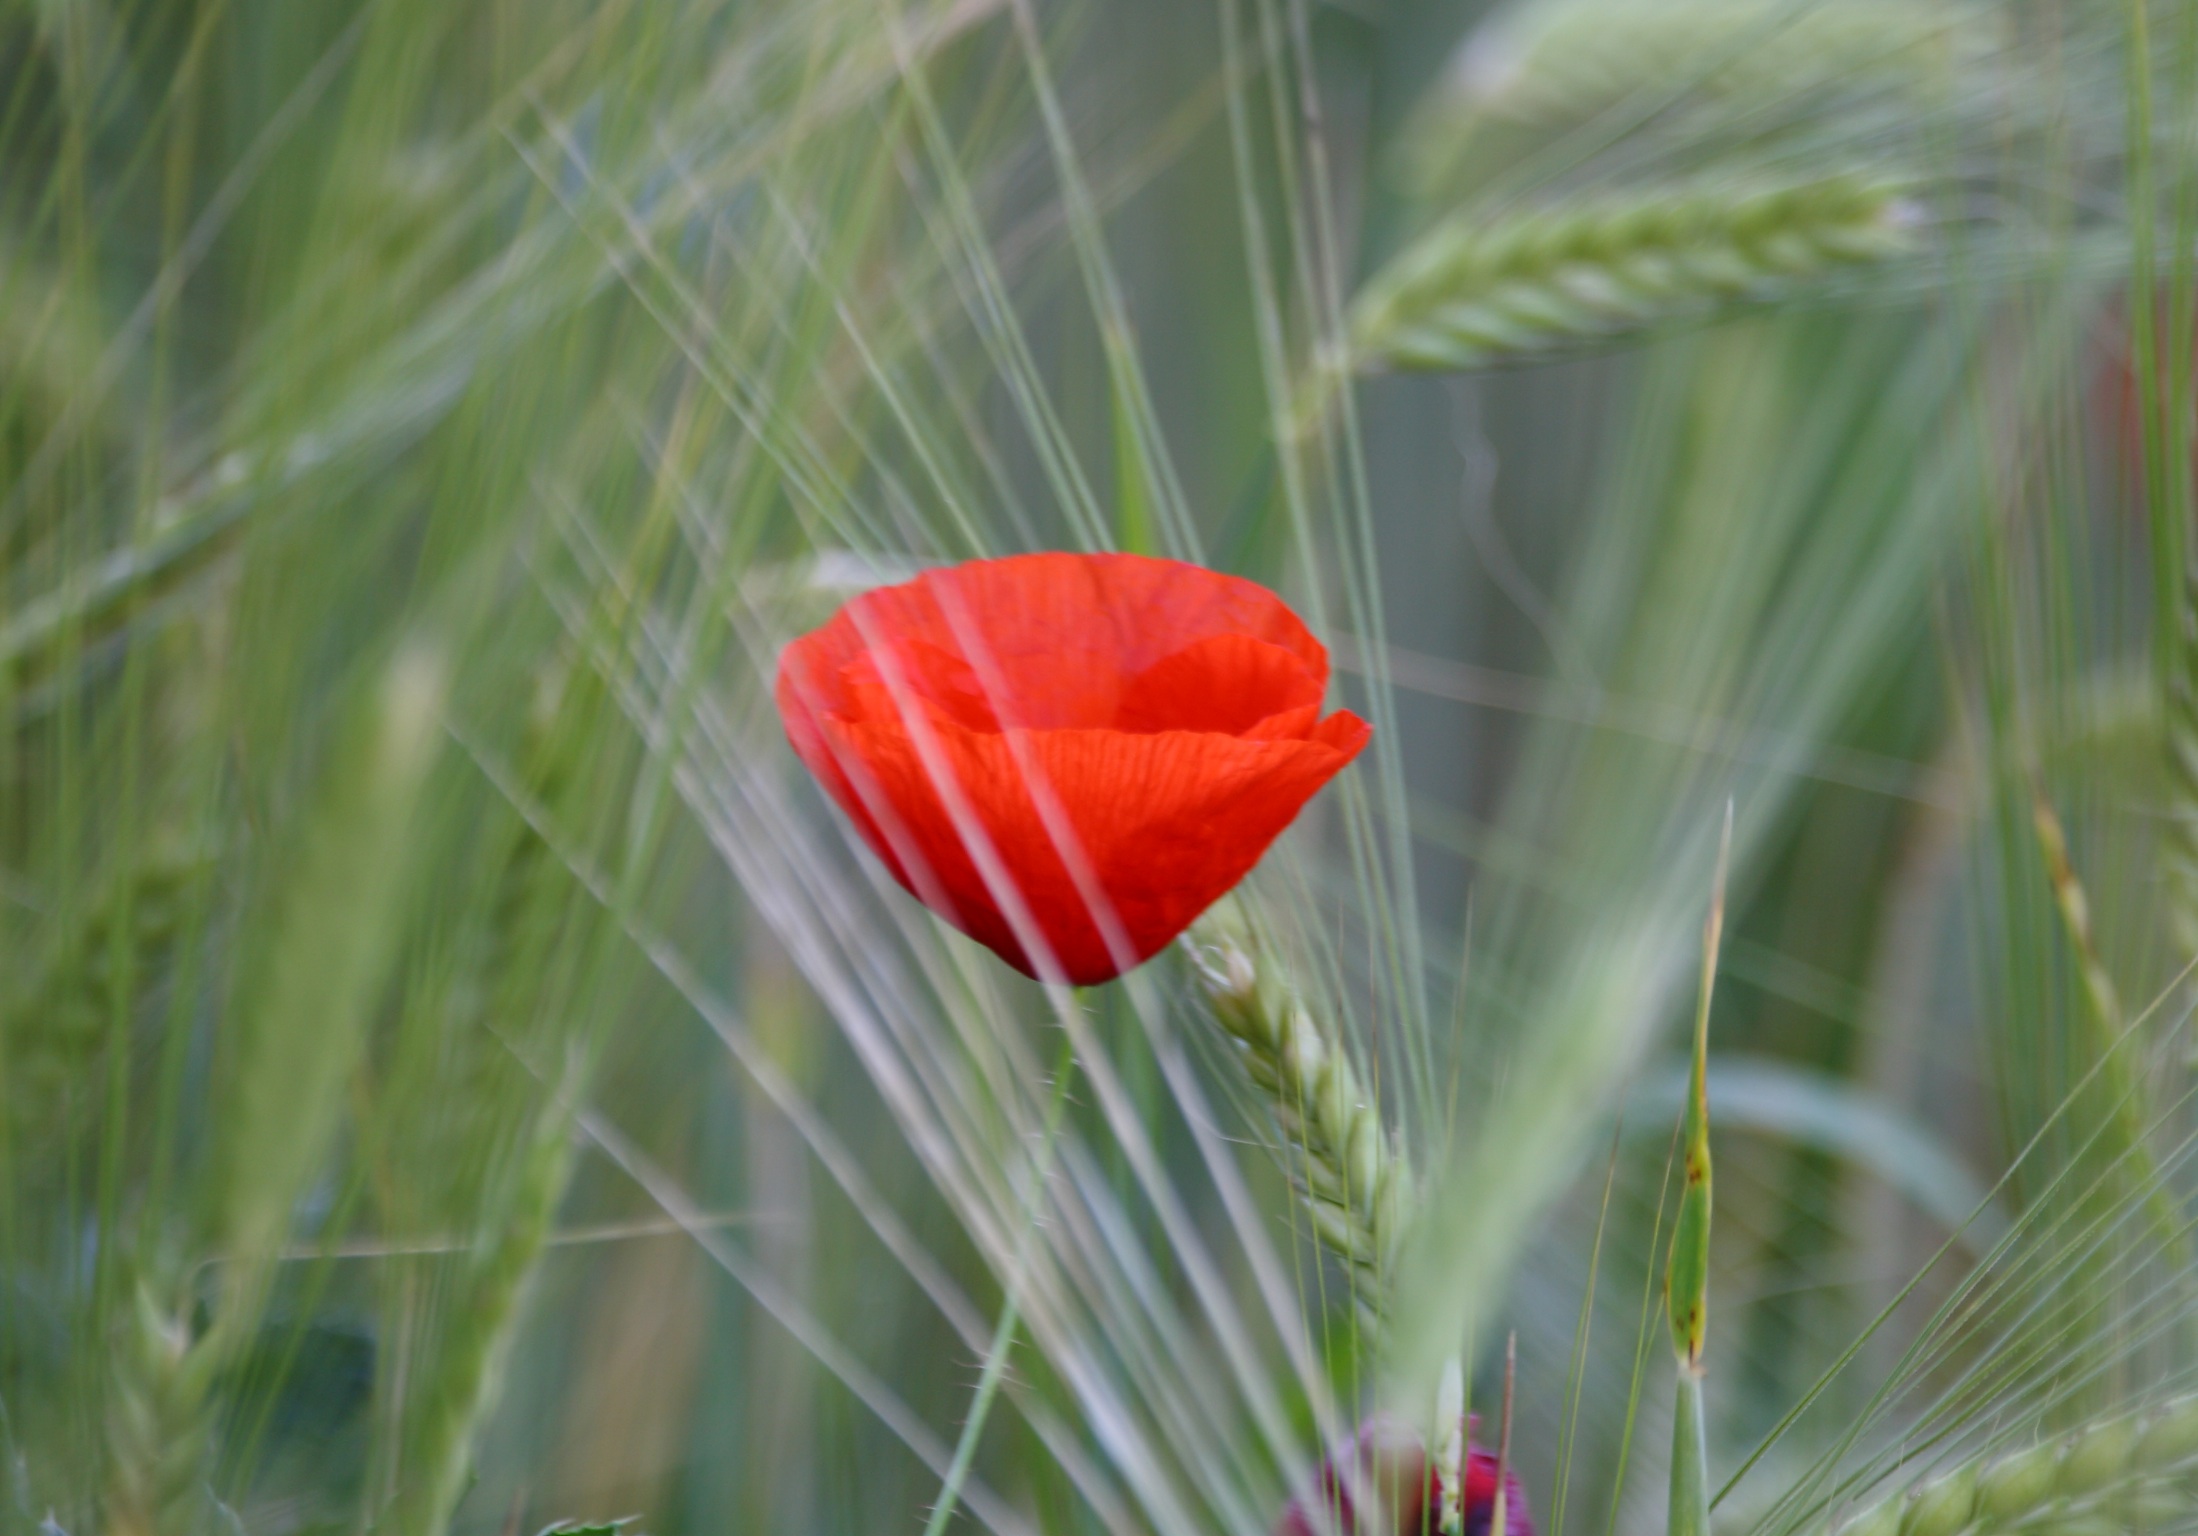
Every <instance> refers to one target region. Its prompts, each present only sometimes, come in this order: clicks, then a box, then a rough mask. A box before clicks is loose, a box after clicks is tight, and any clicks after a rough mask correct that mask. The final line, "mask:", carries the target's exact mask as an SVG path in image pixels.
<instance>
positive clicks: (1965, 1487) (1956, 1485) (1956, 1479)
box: [1900, 1466, 1977, 1536]
mask: <svg viewBox="0 0 2198 1536" xmlns="http://www.w3.org/2000/svg"><path fill="white" fill-rule="evenodd" d="M1976 1507H1977V1469H1976V1468H1975V1467H1974V1466H1967V1467H1961V1468H1958V1469H1956V1470H1955V1471H1952V1472H1949V1473H1947V1474H1946V1475H1945V1476H1943V1477H1935V1478H1933V1479H1931V1480H1930V1481H1929V1482H1927V1483H1924V1484H1922V1485H1921V1486H1920V1487H1918V1488H1916V1489H1915V1490H1914V1491H1913V1492H1912V1493H1910V1494H1909V1495H1908V1508H1907V1512H1906V1513H1905V1514H1904V1515H1902V1517H1901V1521H1900V1536H1955V1532H1957V1531H1959V1530H1960V1529H1961V1528H1962V1527H1963V1526H1965V1525H1967V1524H1968V1523H1969V1516H1970V1515H1971V1514H1972V1513H1973V1512H1974V1511H1975V1510H1976Z"/></svg>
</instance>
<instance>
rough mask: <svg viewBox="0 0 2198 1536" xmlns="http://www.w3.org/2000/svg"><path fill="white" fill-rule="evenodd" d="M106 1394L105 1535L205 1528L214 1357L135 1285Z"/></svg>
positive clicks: (171, 1535)
mask: <svg viewBox="0 0 2198 1536" xmlns="http://www.w3.org/2000/svg"><path fill="white" fill-rule="evenodd" d="M119 1331H120V1333H121V1335H122V1339H121V1344H122V1347H121V1348H119V1349H117V1350H116V1351H115V1352H114V1356H113V1371H114V1375H113V1377H112V1379H111V1383H110V1387H109V1391H108V1394H107V1457H108V1463H107V1492H106V1499H105V1515H106V1529H107V1530H108V1531H110V1532H112V1533H114V1536H186V1533H188V1532H190V1531H192V1530H194V1529H197V1528H198V1527H199V1526H200V1525H201V1524H203V1522H204V1517H205V1514H206V1510H207V1504H206V1497H205V1475H206V1460H207V1452H208V1449H209V1448H210V1446H211V1443H212V1417H213V1415H212V1407H211V1403H210V1388H211V1385H212V1379H213V1371H214V1360H213V1358H212V1355H213V1351H212V1350H211V1349H210V1348H209V1347H208V1346H207V1343H206V1341H205V1340H204V1339H203V1338H200V1339H196V1340H194V1339H193V1337H192V1335H191V1329H190V1325H189V1323H188V1322H187V1321H186V1320H185V1319H184V1317H182V1316H181V1315H180V1314H179V1313H178V1312H177V1311H176V1310H175V1309H173V1308H170V1307H167V1306H164V1305H163V1304H162V1303H161V1302H160V1301H159V1300H158V1299H157V1298H156V1297H155V1295H154V1294H153V1292H152V1290H151V1289H150V1288H149V1287H147V1286H145V1285H143V1284H140V1285H139V1286H138V1287H137V1289H136V1291H135V1294H134V1296H133V1297H132V1301H131V1304H130V1305H129V1307H128V1309H127V1316H126V1317H125V1319H124V1320H123V1323H122V1327H121V1329H120V1330H119Z"/></svg>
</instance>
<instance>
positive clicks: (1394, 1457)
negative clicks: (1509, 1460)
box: [1275, 1416, 1534, 1536]
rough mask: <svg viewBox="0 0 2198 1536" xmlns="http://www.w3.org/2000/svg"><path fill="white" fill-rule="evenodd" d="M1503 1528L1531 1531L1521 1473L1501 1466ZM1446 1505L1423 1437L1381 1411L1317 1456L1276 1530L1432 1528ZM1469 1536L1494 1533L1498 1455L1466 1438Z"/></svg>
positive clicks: (1291, 1535) (1417, 1535) (1329, 1535)
mask: <svg viewBox="0 0 2198 1536" xmlns="http://www.w3.org/2000/svg"><path fill="white" fill-rule="evenodd" d="M1503 1481H1504V1522H1503V1523H1504V1529H1503V1531H1502V1532H1499V1533H1498V1536H1534V1521H1533V1517H1532V1516H1531V1515H1529V1514H1528V1513H1527V1508H1526V1490H1525V1489H1523V1488H1521V1487H1520V1486H1519V1474H1518V1472H1517V1471H1516V1470H1514V1469H1510V1468H1506V1469H1505V1472H1504V1480H1503ZM1441 1508H1442V1475H1441V1473H1440V1472H1439V1471H1438V1470H1437V1469H1436V1467H1435V1465H1434V1463H1433V1462H1432V1461H1431V1460H1430V1459H1429V1457H1428V1455H1427V1451H1426V1448H1425V1447H1424V1446H1423V1445H1422V1444H1421V1442H1420V1437H1419V1436H1418V1435H1417V1434H1415V1433H1413V1432H1412V1430H1410V1429H1409V1428H1407V1427H1405V1426H1404V1425H1403V1424H1400V1423H1398V1422H1397V1421H1396V1420H1394V1419H1391V1418H1387V1417H1381V1416H1377V1417H1375V1418H1371V1419H1368V1420H1367V1421H1366V1422H1365V1423H1364V1424H1362V1425H1360V1426H1359V1431H1358V1433H1357V1434H1356V1435H1354V1436H1353V1437H1352V1438H1351V1444H1350V1445H1349V1447H1347V1448H1346V1450H1345V1451H1344V1452H1343V1453H1342V1454H1341V1456H1340V1458H1339V1457H1338V1456H1330V1457H1328V1458H1327V1459H1326V1460H1325V1461H1323V1462H1321V1464H1320V1471H1319V1473H1318V1474H1317V1475H1316V1476H1315V1477H1314V1479H1313V1486H1312V1488H1311V1489H1309V1490H1308V1491H1307V1492H1305V1493H1303V1494H1300V1495H1299V1496H1298V1497H1296V1498H1294V1499H1292V1500H1291V1501H1290V1503H1289V1505H1288V1507H1287V1508H1285V1509H1284V1510H1283V1511H1282V1522H1281V1524H1279V1525H1277V1526H1276V1527H1275V1536H1388V1533H1391V1532H1393V1533H1395V1536H1432V1533H1433V1531H1434V1529H1435V1518H1436V1514H1437V1512H1438V1511H1439V1510H1440V1509H1441ZM1460 1512H1461V1513H1462V1514H1463V1515H1464V1516H1465V1536H1489V1527H1490V1526H1492V1525H1493V1524H1494V1523H1495V1519H1496V1458H1495V1457H1494V1456H1491V1455H1490V1454H1489V1453H1488V1452H1486V1451H1484V1450H1482V1449H1481V1448H1480V1447H1479V1446H1478V1445H1475V1444H1474V1443H1473V1442H1472V1441H1471V1440H1468V1441H1467V1442H1466V1452H1465V1498H1464V1500H1463V1508H1462V1509H1461V1511H1460Z"/></svg>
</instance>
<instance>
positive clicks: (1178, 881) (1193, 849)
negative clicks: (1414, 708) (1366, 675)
mask: <svg viewBox="0 0 2198 1536" xmlns="http://www.w3.org/2000/svg"><path fill="white" fill-rule="evenodd" d="M1327 682H1328V654H1327V652H1326V651H1325V650H1324V649H1323V648H1322V647H1321V644H1320V642H1319V641H1318V640H1316V639H1314V638H1313V636H1312V634H1311V632H1310V631H1308V630H1307V629H1306V628H1305V626H1304V624H1303V623H1302V622H1300V621H1299V619H1298V617H1297V615H1295V614H1294V613H1292V612H1291V611H1290V610H1289V608H1288V607H1287V606H1286V605H1285V604H1284V603H1283V602H1282V600H1281V599H1280V598H1278V597H1276V596H1275V595H1274V594H1273V593H1271V592H1269V591H1267V590H1266V589H1264V588H1262V587H1260V586H1258V585H1256V584H1255V583H1252V582H1248V581H1244V580H1242V579H1240V578H1238V577H1234V576H1225V575H1221V574H1219V573H1217V572H1213V571H1207V570H1203V569H1201V568H1199V567H1197V566H1194V565H1186V564H1182V563H1180V562H1177V561H1171V560H1153V559H1147V558H1144V557H1141V556H1135V555H1067V554H1046V555H1029V556H1016V557H1011V558H1008V559H1004V560H982V561H973V562H970V563H968V564H966V565H960V566H955V567H951V568H947V569H942V570H937V571H930V572H927V573H925V574H924V575H923V576H921V577H918V578H917V579H916V580H914V581H910V582H905V583H902V584H901V585H899V586H895V587H884V588H879V589H877V590H875V591H872V592H868V593H865V594H863V595H862V596H860V597H857V598H855V599H853V600H852V601H850V602H849V603H848V604H846V605H845V606H844V607H843V608H842V609H841V610H840V611H839V612H838V613H837V614H835V615H834V616H833V617H832V618H831V620H830V621H828V622H827V623H826V624H825V625H824V626H823V627H822V628H820V629H818V630H816V631H814V632H812V633H811V634H808V635H805V636H803V637H802V638H801V639H799V640H797V641H795V642H794V644H793V645H791V646H789V647H788V648H787V651H786V654H785V656H784V658H783V659H782V661H781V664H780V670H779V677H778V686H777V699H778V705H779V710H780V713H781V715H782V716H783V718H784V720H785V723H786V732H787V736H788V739H789V740H790V741H791V742H792V743H793V746H794V749H795V751H796V753H797V754H798V755H799V756H800V757H801V759H802V761H803V762H804V763H806V764H807V765H808V766H809V768H810V769H811V771H812V772H814V773H815V774H816V776H817V778H818V779H819V781H820V782H821V783H822V784H823V787H824V788H825V790H826V791H827V792H828V793H829V794H830V795H831V796H832V798H833V799H834V800H835V801H837V802H838V803H839V804H840V806H841V807H842V808H843V809H844V810H845V811H846V812H847V814H848V816H849V817H850V818H851V819H852V820H853V821H854V823H855V825H856V828H857V830H858V831H860V832H861V834H862V836H863V838H864V840H865V841H866V842H868V843H869V844H870V846H871V847H872V849H873V850H875V851H876V852H877V854H878V856H879V857H880V858H881V859H883V860H884V862H885V864H886V866H887V868H888V869H889V870H891V871H892V873H893V875H894V877H895V878H896V879H898V880H899V881H900V882H901V883H902V884H903V885H904V886H906V887H907V888H908V889H909V890H910V891H911V892H913V893H914V894H915V895H916V896H917V897H918V899H920V900H922V901H924V902H926V903H928V904H930V905H931V906H933V907H934V908H935V909H937V910H938V911H939V913H940V915H941V916H943V917H945V918H946V919H947V920H948V921H950V922H952V923H954V924H955V925H956V926H957V927H960V928H961V929H963V930H964V931H965V932H967V933H969V934H971V935H972V936H974V937H976V938H977V939H979V940H980V941H981V942H983V943H985V944H987V945H990V946H991V947H992V948H993V949H995V950H997V951H998V952H999V953H1000V955H1001V956H1002V957H1003V958H1004V959H1006V960H1007V961H1008V962H1009V963H1010V964H1012V965H1015V966H1016V967H1018V968H1019V969H1021V970H1024V971H1026V972H1029V973H1031V974H1034V975H1035V974H1039V973H1041V972H1044V973H1046V974H1049V975H1054V976H1057V977H1059V978H1061V979H1064V980H1068V981H1073V982H1079V983H1088V982H1096V981H1103V980H1105V979H1107V978H1109V977H1111V976H1114V975H1117V974H1119V973H1120V972H1121V971H1122V970H1124V969H1126V968H1127V967H1128V966H1130V965H1133V964H1136V963H1137V962H1139V961H1141V960H1143V959H1145V958H1146V957H1148V956H1150V955H1151V954H1153V953H1154V952H1155V951H1157V950H1158V949H1160V948H1161V947H1162V946H1163V945H1165V944H1167V943H1168V942H1169V941H1170V940H1172V939H1173V938H1174V937H1175V936H1176V935H1177V934H1179V933H1181V932H1182V931H1183V929H1184V928H1185V927H1186V926H1188V925H1189V923H1190V922H1191V921H1192V920H1193V919H1194V918H1196V917H1197V916H1198V914H1199V913H1200V912H1202V911H1203V910H1205V908H1206V907H1207V906H1208V905H1210V904H1211V903H1212V902H1214V901H1215V900H1217V899H1218V898H1219V897H1220V896H1222V895H1223V894H1224V893H1225V892H1227V891H1228V890H1229V888H1230V887H1231V886H1233V885H1235V884H1236V883H1237V881H1239V880H1241V879H1242V878H1243V877H1244V875H1245V874H1246V873H1247V872H1248V871H1249V870H1250V869H1251V867H1252V865H1253V864H1255V863H1257V862H1258V860H1259V858H1260V856H1261V854H1263V853H1264V852H1265V851H1266V849H1267V847H1268V845H1269V844H1270V843H1272V842H1273V841H1274V839H1275V838H1276V836H1277V835H1279V834H1280V833H1281V831H1282V829H1283V828H1284V827H1286V826H1287V825H1289V823H1290V821H1291V819H1292V818H1293V817H1294V816H1296V814H1297V812H1298V811H1299V809H1300V808H1302V807H1303V805H1304V804H1305V802H1306V800H1307V799H1309V798H1310V797H1311V796H1312V795H1313V794H1314V793H1315V792H1317V791H1318V790H1319V789H1320V787H1321V786H1322V785H1323V784H1325V783H1326V782H1327V781H1328V780H1329V779H1331V778H1333V777H1334V776H1335V775H1336V774H1337V773H1338V772H1339V771H1341V769H1342V768H1343V766H1344V765H1345V764H1346V763H1348V762H1349V761H1350V760H1351V759H1352V758H1353V757H1355V756H1356V755H1357V754H1358V753H1359V751H1360V750H1361V749H1362V748H1364V746H1365V745H1366V741H1367V738H1368V736H1369V735H1370V731H1369V729H1368V727H1367V725H1366V723H1365V722H1364V721H1363V720H1360V719H1359V718H1358V717H1357V716H1356V715H1353V714H1350V713H1348V712H1342V713H1338V714H1335V715H1331V716H1329V717H1328V718H1326V719H1325V720H1324V719H1322V718H1321V716H1320V703H1321V696H1322V694H1323V692H1324V691H1325V689H1326V687H1327ZM987 872H989V878H987ZM1095 908H1096V909H1097V912H1096V913H1095V911H1094V909H1095ZM1049 957H1050V958H1049Z"/></svg>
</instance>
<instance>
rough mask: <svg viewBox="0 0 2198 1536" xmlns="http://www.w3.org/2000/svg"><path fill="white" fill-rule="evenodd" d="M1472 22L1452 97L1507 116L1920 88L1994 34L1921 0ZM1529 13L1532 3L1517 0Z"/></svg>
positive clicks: (1630, 8) (1637, 10)
mask: <svg viewBox="0 0 2198 1536" xmlns="http://www.w3.org/2000/svg"><path fill="white" fill-rule="evenodd" d="M1540 9H1541V10H1542V11H1550V12H1553V14H1551V15H1549V16H1547V17H1546V19H1541V20H1539V21H1538V22H1537V21H1533V20H1525V21H1523V22H1517V21H1514V22H1507V23H1504V24H1500V25H1498V26H1495V27H1492V28H1489V29H1485V30H1484V31H1483V32H1481V33H1480V34H1478V35H1476V36H1475V37H1474V38H1473V39H1472V40H1471V41H1469V42H1468V43H1467V45H1466V47H1465V48H1464V49H1463V50H1462V51H1461V53H1460V55H1459V59H1458V64H1457V67H1456V68H1455V70H1454V71H1453V76H1452V84H1451V91H1450V93H1449V94H1450V97H1451V98H1452V104H1451V113H1452V114H1454V113H1455V111H1456V110H1457V108H1458V107H1464V108H1466V109H1467V110H1470V111H1475V112H1479V113H1485V114H1486V115H1488V116H1489V117H1492V118H1499V119H1503V120H1505V121H1509V122H1516V123H1521V124H1531V125H1535V126H1549V125H1554V124H1560V123H1565V122H1576V121H1579V120H1580V119H1582V118H1586V117H1590V116H1593V115H1594V114H1595V113H1597V112H1600V111H1604V110H1606V109H1608V108H1609V107H1610V106H1611V105H1612V104H1613V103H1615V102H1619V101H1624V100H1627V99H1629V98H1634V97H1649V98H1652V99H1658V100H1661V99H1663V98H1665V97H1668V96H1672V95H1675V94H1677V93H1680V92H1695V93H1698V94H1700V95H1702V96H1704V97H1709V98H1716V99H1728V100H1730V99H1738V100H1742V101H1759V100H1764V99H1770V98H1790V97H1792V96H1795V95H1797V94H1799V93H1802V92H1806V91H1811V90H1820V89H1823V88H1825V87H1839V88H1842V89H1844V90H1848V91H1869V90H1893V91H1899V92H1904V93H1907V94H1910V95H1915V96H1922V95H1925V94H1927V93H1930V92H1934V91H1938V90H1942V89H1943V82H1944V80H1945V79H1946V77H1947V75H1948V74H1949V73H1950V72H1952V71H1957V70H1963V69H1969V68H1974V67H1975V66H1976V65H1977V64H1978V63H1980V62H1982V61H1983V60H1985V59H1987V58H1989V57H1990V55H1991V54H1992V52H1993V51H1994V50H1995V49H1996V48H1997V46H1998V44H1999V37H1998V32H1999V28H1998V26H1997V20H1998V18H1997V17H1996V16H1995V15H1994V14H1993V13H1992V12H1991V11H1990V10H1988V9H1986V8H1984V7H1980V6H1971V5H1962V4H1932V3H1928V0H1847V3H1844V4H1838V5H1808V6H1795V5H1792V4H1790V3H1787V0H1630V3H1620V4H1601V5H1592V6H1589V5H1573V6H1567V7H1550V6H1544V7H1541V8H1540ZM1526 15H1527V17H1528V18H1533V17H1535V16H1536V15H1537V12H1534V11H1529V12H1528V13H1526Z"/></svg>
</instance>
